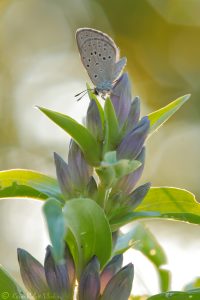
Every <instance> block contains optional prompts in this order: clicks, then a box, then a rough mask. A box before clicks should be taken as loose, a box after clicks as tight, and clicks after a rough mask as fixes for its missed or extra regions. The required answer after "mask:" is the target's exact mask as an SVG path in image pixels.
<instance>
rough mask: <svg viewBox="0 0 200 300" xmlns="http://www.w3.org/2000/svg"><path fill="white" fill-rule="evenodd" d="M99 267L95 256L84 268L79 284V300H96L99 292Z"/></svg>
mask: <svg viewBox="0 0 200 300" xmlns="http://www.w3.org/2000/svg"><path fill="white" fill-rule="evenodd" d="M99 270H100V265H99V262H98V259H97V257H96V256H94V257H93V258H92V259H91V261H90V262H89V263H88V264H87V266H86V267H85V269H84V271H83V273H82V275H81V278H80V283H79V300H97V299H98V297H99V292H100V278H99Z"/></svg>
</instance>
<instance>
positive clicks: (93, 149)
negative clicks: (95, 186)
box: [39, 107, 100, 166]
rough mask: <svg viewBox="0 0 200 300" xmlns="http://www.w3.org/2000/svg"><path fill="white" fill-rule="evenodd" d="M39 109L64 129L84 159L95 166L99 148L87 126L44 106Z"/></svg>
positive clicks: (97, 162) (98, 158) (98, 157)
mask: <svg viewBox="0 0 200 300" xmlns="http://www.w3.org/2000/svg"><path fill="white" fill-rule="evenodd" d="M39 109H40V110H41V111H42V112H43V113H44V114H45V115H46V116H47V117H49V118H50V119H51V120H52V121H53V122H54V123H56V124H57V125H58V126H60V127H61V128H62V129H63V130H65V131H66V132H67V133H68V134H69V135H70V136H71V137H72V138H73V139H74V141H75V142H76V143H77V144H78V145H79V147H80V149H81V150H82V151H83V153H84V156H85V159H86V160H87V161H88V162H89V163H90V164H91V165H94V166H97V165H98V164H99V161H100V148H99V146H98V144H97V142H96V140H95V138H94V137H93V135H92V134H91V133H90V132H89V131H88V129H87V128H85V127H84V126H82V125H81V124H79V123H78V122H76V121H75V120H74V119H72V118H70V117H69V116H66V115H64V114H61V113H59V112H55V111H52V110H49V109H46V108H42V107H39Z"/></svg>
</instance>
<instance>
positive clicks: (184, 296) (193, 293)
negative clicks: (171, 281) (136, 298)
mask: <svg viewBox="0 0 200 300" xmlns="http://www.w3.org/2000/svg"><path fill="white" fill-rule="evenodd" d="M199 299H200V289H196V290H190V291H188V292H176V291H175V292H173V291H172V292H166V293H161V294H158V295H154V296H152V297H150V298H148V299H147V300H199Z"/></svg>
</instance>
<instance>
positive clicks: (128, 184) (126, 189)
mask: <svg viewBox="0 0 200 300" xmlns="http://www.w3.org/2000/svg"><path fill="white" fill-rule="evenodd" d="M136 160H138V161H139V162H141V164H142V165H141V166H140V167H139V168H138V169H136V170H135V171H134V172H133V173H130V174H128V175H126V176H124V177H123V178H122V179H121V180H120V181H119V182H118V183H117V188H118V189H119V190H121V191H123V193H124V194H126V195H128V194H130V193H131V192H132V190H133V189H134V187H135V185H136V184H137V182H138V180H139V179H140V177H141V176H142V172H143V170H144V161H145V147H143V148H142V150H141V152H140V154H139V155H138V156H137V157H136Z"/></svg>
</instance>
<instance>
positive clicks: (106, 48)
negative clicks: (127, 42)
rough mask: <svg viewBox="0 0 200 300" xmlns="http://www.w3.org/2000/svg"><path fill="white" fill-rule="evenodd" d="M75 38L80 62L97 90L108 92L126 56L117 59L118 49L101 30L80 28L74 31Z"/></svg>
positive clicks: (124, 62) (123, 64)
mask: <svg viewBox="0 0 200 300" xmlns="http://www.w3.org/2000/svg"><path fill="white" fill-rule="evenodd" d="M76 39H77V45H78V48H79V52H80V56H81V60H82V63H83V65H84V66H85V68H86V70H87V72H88V75H89V77H90V79H91V81H92V82H93V84H94V85H95V86H96V90H97V92H102V93H104V92H109V91H110V90H111V89H112V85H113V82H114V81H115V80H116V79H117V77H118V76H119V75H120V73H121V71H122V69H123V67H124V66H125V64H126V58H122V59H120V60H119V49H118V48H117V47H116V45H115V43H114V41H113V40H112V39H111V38H110V37H109V36H108V35H107V34H105V33H102V32H101V31H98V30H95V29H91V28H80V29H78V30H77V32H76Z"/></svg>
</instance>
